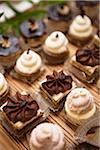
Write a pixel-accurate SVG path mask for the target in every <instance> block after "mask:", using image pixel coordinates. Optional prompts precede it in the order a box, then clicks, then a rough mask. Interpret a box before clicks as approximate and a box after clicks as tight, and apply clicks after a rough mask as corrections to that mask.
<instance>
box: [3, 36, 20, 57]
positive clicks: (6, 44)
mask: <svg viewBox="0 0 100 150" xmlns="http://www.w3.org/2000/svg"><path fill="white" fill-rule="evenodd" d="M18 50H20V45H19V40H18V39H17V38H16V37H15V36H11V35H0V56H7V55H9V54H13V53H15V52H17V51H18Z"/></svg>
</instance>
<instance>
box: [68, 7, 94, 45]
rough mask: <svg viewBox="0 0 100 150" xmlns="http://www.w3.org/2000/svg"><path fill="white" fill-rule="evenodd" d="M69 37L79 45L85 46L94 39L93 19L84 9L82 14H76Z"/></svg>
mask: <svg viewBox="0 0 100 150" xmlns="http://www.w3.org/2000/svg"><path fill="white" fill-rule="evenodd" d="M68 37H69V40H70V41H71V42H72V43H73V44H75V45H77V46H81V45H82V46H84V45H86V44H87V43H89V42H90V41H91V40H92V38H93V27H92V24H91V20H90V19H89V17H88V16H86V15H85V13H84V11H83V10H81V15H78V16H76V17H75V19H74V20H73V22H72V24H71V25H70V28H69V31H68Z"/></svg>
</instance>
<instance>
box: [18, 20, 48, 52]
mask: <svg viewBox="0 0 100 150" xmlns="http://www.w3.org/2000/svg"><path fill="white" fill-rule="evenodd" d="M20 31H21V34H22V36H23V38H24V41H25V43H26V44H28V45H29V46H30V47H31V48H32V49H33V50H34V51H37V52H38V51H39V50H40V49H41V46H42V43H43V42H44V40H45V38H46V36H47V35H46V27H45V23H44V22H43V21H41V20H38V21H35V20H34V19H29V20H26V21H25V22H23V23H22V24H21V25H20Z"/></svg>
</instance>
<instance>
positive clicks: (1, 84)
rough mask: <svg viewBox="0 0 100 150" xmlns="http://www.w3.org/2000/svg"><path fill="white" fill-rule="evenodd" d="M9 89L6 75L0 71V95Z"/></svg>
mask: <svg viewBox="0 0 100 150" xmlns="http://www.w3.org/2000/svg"><path fill="white" fill-rule="evenodd" d="M7 89H8V83H7V81H6V80H5V78H4V76H3V75H2V74H1V73H0V96H2V95H3V94H4V93H5V92H6V91H7Z"/></svg>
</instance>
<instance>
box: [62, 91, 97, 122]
mask: <svg viewBox="0 0 100 150" xmlns="http://www.w3.org/2000/svg"><path fill="white" fill-rule="evenodd" d="M65 111H66V113H67V117H68V119H69V120H70V121H71V122H72V123H75V124H81V123H83V122H84V121H86V120H87V119H89V118H91V117H92V116H93V115H94V114H95V112H96V106H95V103H94V98H93V96H92V94H91V93H90V92H89V91H88V90H87V89H85V88H75V89H73V90H72V91H71V92H70V93H69V95H68V96H67V98H66V102H65Z"/></svg>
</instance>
